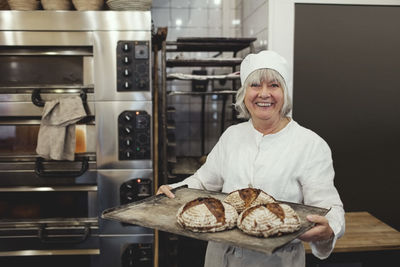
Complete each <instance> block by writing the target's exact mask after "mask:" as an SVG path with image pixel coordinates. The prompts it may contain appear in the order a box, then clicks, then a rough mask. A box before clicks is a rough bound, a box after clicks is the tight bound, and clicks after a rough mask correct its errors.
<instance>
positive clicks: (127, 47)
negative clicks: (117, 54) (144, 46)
mask: <svg viewBox="0 0 400 267" xmlns="http://www.w3.org/2000/svg"><path fill="white" fill-rule="evenodd" d="M129 50H131V45H130V44H129V43H124V44H123V45H122V51H124V52H129Z"/></svg>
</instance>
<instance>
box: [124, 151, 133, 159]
mask: <svg viewBox="0 0 400 267" xmlns="http://www.w3.org/2000/svg"><path fill="white" fill-rule="evenodd" d="M125 156H126V158H128V159H129V158H130V157H131V156H132V153H131V152H130V151H126V152H125Z"/></svg>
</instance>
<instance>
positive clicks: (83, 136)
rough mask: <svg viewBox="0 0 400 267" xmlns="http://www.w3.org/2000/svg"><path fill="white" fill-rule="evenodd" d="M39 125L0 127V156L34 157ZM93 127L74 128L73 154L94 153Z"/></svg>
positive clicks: (77, 126) (83, 125) (79, 125)
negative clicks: (74, 143) (74, 144)
mask: <svg viewBox="0 0 400 267" xmlns="http://www.w3.org/2000/svg"><path fill="white" fill-rule="evenodd" d="M39 128H40V126H39V125H0V156H13V155H19V156H21V155H35V154H36V146H37V139H38V133H39ZM94 134H95V126H94V125H85V124H78V125H76V127H75V139H76V146H75V153H77V154H79V153H87V152H95V151H96V144H95V139H94V137H93V135H94Z"/></svg>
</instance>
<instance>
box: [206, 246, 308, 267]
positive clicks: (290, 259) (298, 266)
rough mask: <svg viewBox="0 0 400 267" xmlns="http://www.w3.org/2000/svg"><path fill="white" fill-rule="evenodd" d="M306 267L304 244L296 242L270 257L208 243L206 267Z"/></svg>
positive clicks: (251, 251)
mask: <svg viewBox="0 0 400 267" xmlns="http://www.w3.org/2000/svg"><path fill="white" fill-rule="evenodd" d="M262 266H263V267H264V266H268V267H305V251H304V247H303V244H302V243H301V242H299V241H294V242H291V243H289V244H287V245H286V246H284V247H282V248H280V249H278V250H277V251H275V252H274V253H273V254H271V255H268V254H264V253H261V252H256V251H253V250H248V249H242V248H239V247H234V246H230V245H227V244H223V243H217V242H212V241H210V242H208V246H207V252H206V258H205V263H204V267H262Z"/></svg>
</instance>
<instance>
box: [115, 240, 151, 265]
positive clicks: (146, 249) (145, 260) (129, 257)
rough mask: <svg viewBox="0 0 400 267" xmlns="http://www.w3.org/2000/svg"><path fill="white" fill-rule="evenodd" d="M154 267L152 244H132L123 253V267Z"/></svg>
mask: <svg viewBox="0 0 400 267" xmlns="http://www.w3.org/2000/svg"><path fill="white" fill-rule="evenodd" d="M131 266H135V267H153V266H154V265H153V245H152V244H151V243H148V244H146V243H139V244H130V245H129V246H127V247H126V248H125V250H124V252H123V253H122V267H131Z"/></svg>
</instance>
